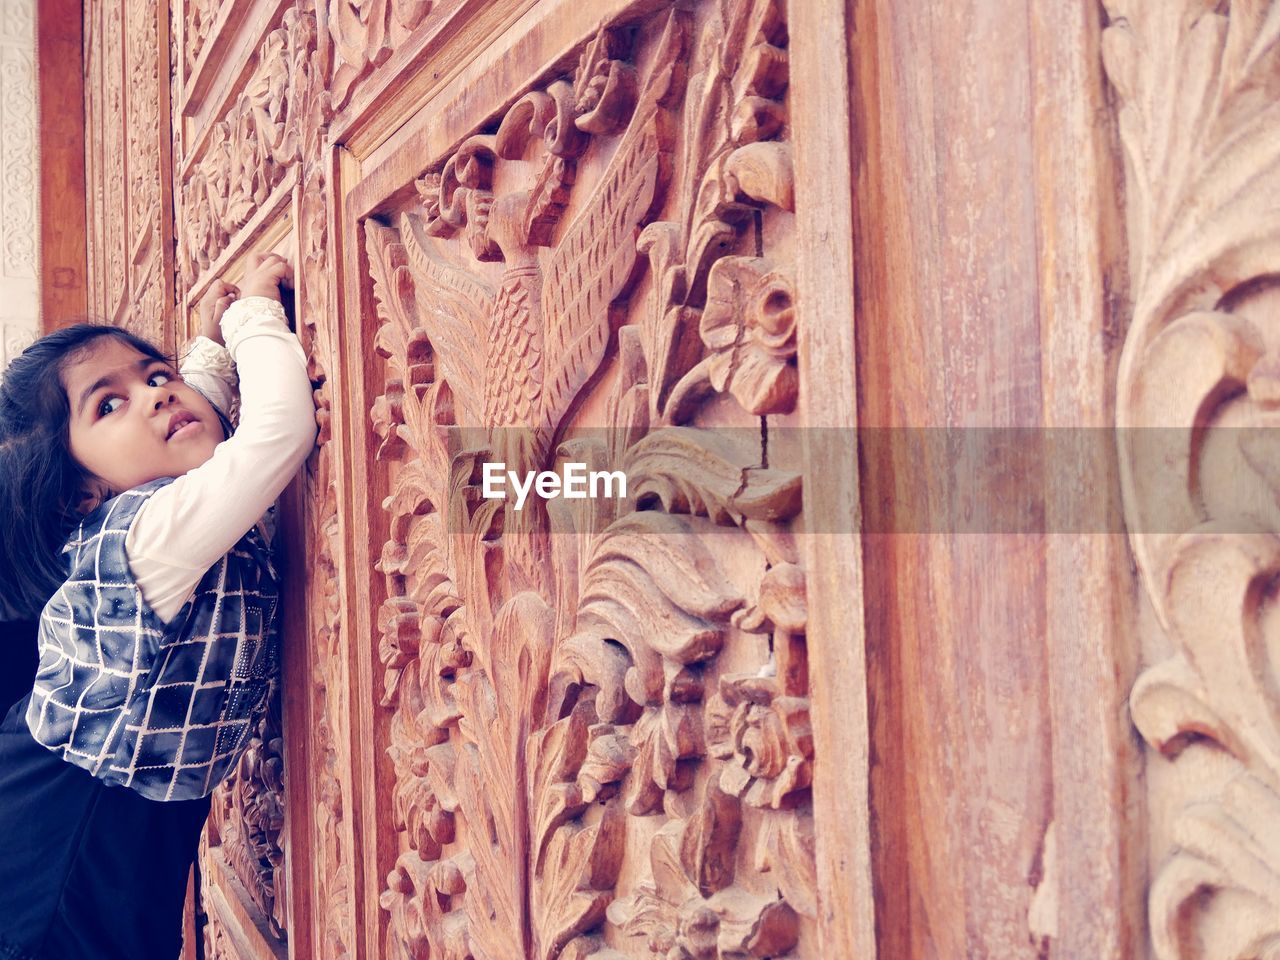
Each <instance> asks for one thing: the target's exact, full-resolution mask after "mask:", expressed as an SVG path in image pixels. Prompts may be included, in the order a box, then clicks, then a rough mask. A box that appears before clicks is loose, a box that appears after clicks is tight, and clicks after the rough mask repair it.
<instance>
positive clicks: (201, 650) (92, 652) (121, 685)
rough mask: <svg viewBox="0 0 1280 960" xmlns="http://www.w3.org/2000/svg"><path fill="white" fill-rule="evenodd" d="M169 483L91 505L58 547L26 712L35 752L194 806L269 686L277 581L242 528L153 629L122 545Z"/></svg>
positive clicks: (260, 542) (214, 781) (219, 775)
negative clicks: (57, 570)
mask: <svg viewBox="0 0 1280 960" xmlns="http://www.w3.org/2000/svg"><path fill="white" fill-rule="evenodd" d="M172 482H173V481H172V478H168V477H165V478H161V479H159V480H152V481H151V482H150V483H146V484H143V485H142V486H140V487H136V488H135V489H133V490H129V491H127V492H125V493H122V494H120V495H119V496H117V497H114V498H112V499H111V500H109V501H107V502H106V503H104V504H103V505H102V506H100V507H99V508H98V509H97V510H94V511H93V512H92V513H90V514H89V515H88V516H86V517H85V519H84V521H83V522H82V523H81V525H80V526H79V528H78V529H77V530H76V531H75V533H74V534H73V535H72V537H71V539H70V540H68V541H67V545H66V546H65V547H64V548H63V552H64V553H65V554H67V555H68V558H69V563H70V566H69V569H70V575H69V576H68V578H67V581H66V583H64V584H63V585H62V588H61V589H60V590H59V591H58V592H57V593H56V594H54V596H53V597H52V598H51V599H50V600H49V602H48V603H47V604H46V605H45V608H44V611H43V613H42V614H41V617H40V666H39V669H38V670H37V672H36V679H35V686H34V689H33V691H32V694H31V701H30V704H29V705H28V708H27V718H26V719H27V726H28V727H29V728H30V729H31V733H32V736H34V737H35V739H36V741H37V742H39V743H41V744H43V745H44V746H46V747H48V748H49V749H50V750H53V751H54V752H55V753H58V754H60V755H61V756H62V758H63V759H65V760H67V761H68V762H70V763H74V764H76V765H77V766H80V767H83V768H84V769H86V770H88V771H89V773H91V774H93V775H94V776H95V777H98V778H99V779H101V780H104V781H106V782H107V783H110V784H119V785H122V786H126V787H129V788H130V789H132V790H135V791H137V792H138V793H140V794H142V795H143V796H145V797H148V798H150V799H152V800H185V799H190V798H193V797H203V796H206V795H207V794H209V793H210V792H211V791H212V790H213V788H214V787H216V786H217V785H218V783H219V782H220V781H221V780H222V779H223V778H224V777H225V776H226V775H227V774H228V773H229V772H230V771H231V770H232V768H233V767H234V765H235V762H236V761H237V760H238V759H239V757H240V755H241V753H242V752H243V751H244V748H245V746H246V745H247V743H248V740H249V736H250V734H251V733H252V732H253V728H254V726H255V724H256V722H257V720H258V718H259V717H260V716H261V715H262V713H263V711H264V710H265V707H266V702H267V699H268V697H269V695H270V693H271V688H272V685H273V683H274V681H275V677H276V675H277V661H278V643H279V642H278V639H277V632H278V631H277V627H276V606H277V600H278V596H279V578H278V576H277V574H276V571H275V568H274V566H273V565H272V562H271V548H270V546H269V545H268V544H267V542H266V540H265V539H264V537H263V536H262V533H261V532H260V531H259V530H258V529H257V528H256V527H255V528H254V529H253V530H250V531H249V532H248V533H247V534H245V535H244V536H243V537H242V538H241V539H240V540H239V542H238V543H236V545H235V546H234V547H232V548H231V550H230V551H229V552H228V553H227V554H226V556H224V557H223V558H222V559H221V560H219V561H218V562H217V563H216V564H214V565H213V566H212V567H211V568H210V569H209V571H208V572H207V573H206V574H205V575H204V577H203V578H202V579H201V580H200V582H199V584H198V585H197V586H196V588H195V591H194V592H193V593H192V595H191V597H190V598H188V600H187V602H186V603H185V604H184V605H183V607H182V609H181V610H180V611H179V612H178V614H177V615H176V616H175V617H174V618H173V619H172V620H171V621H170V622H169V623H168V624H166V623H164V622H163V621H162V620H161V619H160V618H159V617H158V616H156V614H155V613H154V612H153V611H152V610H151V608H150V606H148V605H147V602H146V601H145V600H144V599H143V597H142V592H141V590H139V589H138V585H137V583H136V581H135V580H134V578H133V574H132V572H131V571H130V569H129V560H128V557H126V556H125V548H124V542H125V535H126V534H127V533H128V531H129V525H130V524H131V523H132V522H133V518H134V517H136V516H137V514H138V511H139V510H140V509H141V508H142V505H143V504H145V503H146V502H147V499H148V498H149V497H150V496H151V495H152V494H153V493H155V492H156V491H157V490H159V489H160V488H161V487H163V486H165V485H166V484H169V483H172Z"/></svg>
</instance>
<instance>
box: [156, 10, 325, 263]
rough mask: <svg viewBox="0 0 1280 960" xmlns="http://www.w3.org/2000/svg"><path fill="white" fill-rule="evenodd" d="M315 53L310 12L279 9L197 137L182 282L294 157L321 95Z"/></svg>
mask: <svg viewBox="0 0 1280 960" xmlns="http://www.w3.org/2000/svg"><path fill="white" fill-rule="evenodd" d="M315 57H316V23H315V17H314V16H313V15H311V14H308V13H302V12H299V11H298V10H297V9H289V10H287V11H286V12H285V14H284V18H283V20H282V22H281V25H280V26H279V27H277V28H276V29H275V30H272V31H271V32H270V33H268V34H267V36H266V38H265V39H264V40H263V43H262V46H261V48H260V49H259V51H258V55H257V59H256V62H255V64H254V67H253V71H252V73H251V74H250V76H249V78H248V80H247V81H246V83H245V84H244V85H243V87H242V88H241V93H240V96H239V97H238V98H237V99H236V101H235V103H234V104H233V105H232V107H231V109H230V110H229V111H228V112H227V114H226V115H225V116H224V117H223V118H222V119H221V120H218V121H217V122H216V124H215V130H214V131H213V134H212V135H211V136H210V137H209V138H208V139H207V140H206V141H205V142H206V144H207V146H206V148H205V153H204V155H203V156H202V157H201V158H200V159H199V161H198V162H197V163H196V164H195V166H194V167H193V169H192V172H191V174H190V176H189V178H188V179H187V180H186V182H185V183H183V184H182V190H181V196H182V213H183V222H185V224H186V225H187V226H186V228H185V229H184V230H183V231H182V233H181V235H180V241H181V242H180V249H179V255H180V261H181V269H182V280H183V283H184V284H186V285H187V287H188V288H189V287H190V286H191V285H192V284H194V283H195V281H196V279H197V278H198V277H199V276H200V274H201V273H202V272H203V271H204V270H206V269H208V267H209V265H210V264H211V263H212V262H213V261H214V260H216V259H217V257H218V255H219V254H220V253H221V252H222V251H223V250H224V249H225V248H226V246H227V244H228V242H229V241H230V239H231V237H232V236H233V235H234V234H235V232H236V231H237V230H239V229H240V227H242V226H244V224H245V223H246V222H248V220H249V218H250V217H251V216H252V215H253V214H254V212H255V211H257V210H258V208H259V207H261V206H262V205H263V204H264V203H265V202H266V200H267V198H268V196H270V195H271V192H272V190H274V189H275V187H277V186H278V185H279V184H280V182H281V181H282V180H283V179H284V177H285V174H286V173H287V172H288V170H289V169H290V168H291V167H292V166H293V165H295V164H296V163H297V162H298V160H299V158H300V156H301V150H300V139H301V137H302V136H303V135H304V134H305V132H306V130H307V124H308V123H309V122H311V121H310V120H309V117H310V116H312V115H313V114H314V113H315V106H314V104H315V102H316V101H317V100H318V99H320V98H322V97H324V92H323V88H322V86H321V84H320V82H319V77H318V74H317V71H316V69H315V62H314V61H315ZM309 159H311V160H314V159H316V157H314V156H313V157H311V158H309Z"/></svg>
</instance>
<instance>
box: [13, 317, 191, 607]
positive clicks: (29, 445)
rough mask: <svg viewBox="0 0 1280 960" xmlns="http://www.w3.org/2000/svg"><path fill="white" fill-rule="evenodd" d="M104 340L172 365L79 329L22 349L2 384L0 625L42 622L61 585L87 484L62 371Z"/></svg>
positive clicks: (92, 328)
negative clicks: (71, 434)
mask: <svg viewBox="0 0 1280 960" xmlns="http://www.w3.org/2000/svg"><path fill="white" fill-rule="evenodd" d="M102 337H115V338H116V339H118V340H121V341H123V342H124V343H125V344H127V345H128V346H131V347H133V348H134V349H136V350H137V351H138V352H139V353H141V354H143V355H145V356H148V357H153V358H155V359H156V360H164V361H167V362H173V360H172V358H171V357H168V356H166V355H165V354H164V353H163V352H161V351H160V350H159V349H158V348H156V347H155V346H153V345H152V344H151V343H148V342H147V341H146V340H143V339H142V338H141V337H138V336H135V335H134V334H132V333H129V332H128V331H127V330H123V329H121V328H120V327H112V326H108V325H106V324H98V323H77V324H75V325H73V326H70V327H63V328H62V329H61V330H56V331H54V332H53V333H50V334H48V335H47V336H44V337H41V338H40V339H39V340H37V341H36V342H35V343H33V344H32V345H31V346H29V347H27V349H26V350H24V351H23V352H22V353H21V355H19V356H18V357H15V358H14V360H13V362H12V363H10V364H9V366H8V368H7V369H6V370H5V372H4V379H3V381H0V620H12V619H20V618H31V617H36V616H39V613H40V611H41V609H43V607H44V604H45V602H46V601H47V600H48V599H49V597H51V596H52V595H53V593H54V591H56V590H57V589H58V587H59V586H60V585H61V584H62V582H63V580H65V579H66V575H67V571H66V566H65V564H64V562H63V560H62V547H63V545H64V544H65V543H66V541H67V537H68V536H70V534H71V531H72V530H73V529H75V527H76V525H77V524H78V523H79V522H80V519H81V514H80V512H79V509H78V508H79V506H80V503H81V501H82V497H83V492H84V489H85V485H86V483H87V482H88V481H89V480H90V479H92V477H91V475H90V474H89V472H88V471H86V470H85V469H84V467H82V466H81V465H80V464H79V463H77V462H76V460H75V459H74V458H73V457H72V456H71V451H70V447H69V444H68V430H69V421H70V413H71V405H70V403H69V402H68V400H67V391H66V387H65V386H64V385H63V382H62V371H63V369H64V367H65V366H66V365H67V363H68V362H74V361H75V360H77V359H78V358H79V357H80V356H82V355H83V354H84V353H86V352H87V351H88V350H89V349H91V348H92V345H93V344H94V342H95V341H97V340H99V339H101V338H102Z"/></svg>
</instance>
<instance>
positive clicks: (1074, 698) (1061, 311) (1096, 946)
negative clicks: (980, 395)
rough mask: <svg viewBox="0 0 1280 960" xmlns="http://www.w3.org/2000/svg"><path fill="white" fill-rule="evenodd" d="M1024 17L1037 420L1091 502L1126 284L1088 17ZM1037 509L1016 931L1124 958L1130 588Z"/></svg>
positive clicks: (1130, 923)
mask: <svg viewBox="0 0 1280 960" xmlns="http://www.w3.org/2000/svg"><path fill="white" fill-rule="evenodd" d="M1030 12H1031V47H1030V56H1031V69H1032V103H1033V111H1032V116H1033V133H1034V147H1035V151H1034V156H1035V164H1036V167H1035V177H1034V182H1035V186H1036V197H1037V204H1038V209H1037V250H1038V253H1039V256H1038V262H1039V264H1040V277H1039V291H1040V293H1039V307H1040V330H1041V342H1042V355H1041V382H1042V389H1043V398H1042V403H1043V411H1044V414H1043V416H1044V425H1045V428H1046V433H1047V434H1049V435H1051V436H1052V437H1056V438H1059V439H1066V440H1068V441H1071V442H1074V441H1076V440H1080V441H1081V442H1080V443H1079V444H1078V446H1077V449H1079V450H1080V451H1081V452H1082V454H1083V455H1082V457H1081V459H1080V462H1079V473H1078V474H1077V475H1076V476H1074V477H1072V478H1070V485H1069V486H1066V487H1064V488H1063V489H1062V490H1061V491H1060V492H1062V493H1063V494H1065V495H1066V496H1065V503H1067V504H1071V503H1079V501H1080V498H1082V497H1092V498H1096V500H1097V501H1098V502H1097V503H1094V504H1090V507H1098V506H1101V502H1102V501H1103V500H1104V499H1107V500H1108V503H1109V502H1110V500H1109V498H1110V497H1111V496H1112V495H1113V494H1118V477H1117V474H1116V471H1115V467H1114V459H1113V453H1114V444H1113V443H1112V441H1111V438H1110V434H1111V430H1110V428H1111V425H1112V423H1113V422H1114V417H1115V392H1114V383H1115V376H1116V368H1117V366H1118V363H1119V353H1120V344H1121V339H1122V338H1121V332H1122V325H1123V320H1122V316H1121V315H1122V309H1123V308H1122V304H1121V302H1120V295H1119V291H1121V290H1123V289H1124V288H1125V285H1126V282H1127V281H1126V276H1125V274H1126V266H1125V262H1124V259H1125V253H1126V251H1125V247H1124V236H1123V212H1122V209H1121V206H1120V197H1121V192H1122V188H1121V184H1120V180H1119V178H1120V172H1121V158H1120V155H1119V144H1118V142H1117V140H1116V135H1115V130H1114V128H1113V126H1112V123H1111V121H1110V117H1109V109H1108V104H1107V97H1106V93H1105V89H1104V87H1105V80H1104V76H1103V71H1102V56H1101V46H1102V43H1101V41H1102V24H1101V22H1100V20H1099V17H1098V15H1097V12H1096V11H1095V10H1092V9H1090V8H1088V7H1087V6H1085V5H1080V6H1079V7H1072V6H1064V5H1062V4H1060V3H1053V2H1049V0H1036V2H1034V3H1032V4H1031V5H1030ZM1055 448H1056V449H1060V450H1066V449H1069V447H1068V445H1067V444H1066V443H1063V444H1061V445H1057V446H1056V447H1055ZM1049 480H1050V482H1051V483H1052V482H1056V481H1062V482H1064V483H1065V482H1067V480H1066V478H1063V477H1051V478H1049ZM1077 484H1078V485H1077ZM1053 504H1054V501H1053V500H1051V501H1050V507H1051V508H1052V507H1053ZM1088 515H1089V516H1091V517H1098V518H1101V517H1103V516H1104V511H1102V510H1096V511H1095V510H1093V509H1090V510H1089V514H1088ZM1105 516H1106V517H1107V518H1108V519H1109V520H1118V519H1119V518H1118V514H1116V515H1112V514H1110V513H1107V514H1105ZM1045 519H1046V524H1047V526H1048V527H1049V529H1050V530H1052V531H1055V532H1053V533H1052V535H1050V536H1049V537H1047V538H1046V539H1045V571H1046V596H1045V613H1046V616H1045V629H1046V636H1045V640H1046V645H1047V650H1048V663H1049V711H1050V717H1051V721H1052V729H1053V731H1054V732H1055V735H1054V736H1053V738H1052V740H1053V742H1052V757H1053V819H1052V821H1051V826H1050V830H1049V836H1047V837H1046V842H1045V845H1044V848H1043V850H1044V853H1043V855H1042V857H1041V861H1040V864H1039V871H1038V876H1037V879H1038V883H1037V884H1036V896H1035V898H1033V902H1032V915H1031V916H1030V918H1029V921H1030V927H1031V929H1030V933H1031V936H1032V939H1033V941H1034V942H1035V943H1036V944H1038V945H1041V946H1042V947H1043V948H1044V949H1047V950H1048V951H1049V955H1050V956H1065V957H1137V956H1140V955H1141V954H1142V949H1143V948H1142V939H1143V923H1142V922H1141V919H1140V918H1141V917H1142V914H1143V906H1142V900H1143V892H1144V890H1143V888H1144V883H1145V874H1146V864H1145V847H1146V838H1145V824H1146V817H1145V816H1144V813H1145V810H1144V806H1145V805H1144V804H1143V800H1142V797H1141V792H1142V788H1141V777H1142V770H1141V757H1140V756H1139V753H1138V750H1137V749H1136V743H1135V742H1134V738H1133V736H1132V734H1131V730H1130V727H1129V724H1128V722H1127V720H1126V716H1125V715H1126V703H1125V701H1126V699H1127V697H1128V692H1129V687H1130V686H1131V684H1132V682H1133V678H1134V674H1135V669H1136V654H1137V650H1136V643H1135V639H1134V628H1133V624H1134V617H1135V613H1134V610H1133V597H1134V592H1135V589H1136V583H1135V580H1134V577H1133V570H1132V567H1131V565H1130V560H1129V555H1128V551H1127V550H1126V549H1125V545H1124V541H1123V538H1121V537H1119V536H1116V535H1113V531H1112V529H1111V528H1109V527H1108V528H1106V529H1103V528H1096V529H1087V530H1080V531H1078V532H1077V531H1072V530H1064V529H1063V527H1064V526H1066V527H1069V526H1072V523H1071V521H1072V517H1069V516H1056V517H1055V516H1053V515H1049V516H1046V518H1045ZM1114 532H1116V533H1118V532H1119V531H1118V528H1117V529H1116V530H1115V531H1114Z"/></svg>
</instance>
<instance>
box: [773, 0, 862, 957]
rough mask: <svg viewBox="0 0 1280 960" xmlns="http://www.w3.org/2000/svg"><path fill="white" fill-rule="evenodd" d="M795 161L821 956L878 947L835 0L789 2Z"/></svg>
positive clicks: (844, 34)
mask: <svg viewBox="0 0 1280 960" xmlns="http://www.w3.org/2000/svg"><path fill="white" fill-rule="evenodd" d="M789 10H790V18H791V22H790V30H791V50H792V57H791V70H792V77H791V95H792V97H793V98H795V102H796V103H797V104H798V108H797V109H794V110H793V111H792V113H791V118H792V124H793V129H794V133H793V136H794V144H795V163H796V233H797V235H798V236H800V237H803V238H805V239H806V242H804V243H800V244H797V257H796V261H797V281H798V286H799V303H800V309H801V314H802V317H803V327H802V329H803V331H804V333H803V336H801V337H800V339H799V342H798V346H799V369H800V377H801V390H802V393H803V397H804V400H805V402H804V403H803V406H802V410H803V428H804V430H803V432H804V443H805V471H804V472H805V477H806V481H807V482H806V483H805V488H804V495H805V513H806V515H807V516H809V517H823V518H829V519H828V521H827V522H828V523H830V524H831V526H830V527H829V528H827V529H829V530H831V531H833V532H826V531H825V530H824V532H821V533H810V534H808V535H807V536H806V537H805V538H804V541H805V547H804V556H805V568H806V570H807V574H808V582H807V587H808V604H809V629H808V642H809V668H810V684H811V687H810V688H811V689H812V690H814V691H815V694H814V696H813V699H812V706H811V711H812V712H811V717H812V722H813V736H814V751H815V754H816V756H817V758H818V759H817V762H816V763H815V765H814V783H813V792H814V818H815V826H816V835H817V868H818V903H819V918H820V921H821V922H820V923H819V931H820V934H819V939H820V942H821V944H822V955H823V956H829V957H837V956H840V957H844V956H848V957H858V958H860V960H872V958H874V957H875V956H876V942H875V922H876V921H875V891H874V888H873V885H872V877H871V826H870V817H871V811H870V784H869V767H870V762H871V755H870V739H869V738H870V734H869V727H868V716H867V671H866V637H865V634H864V621H863V602H864V598H863V584H862V551H861V539H860V537H859V535H858V533H857V530H858V525H859V519H860V507H859V503H858V462H857V446H856V444H855V443H854V442H853V438H854V430H855V428H856V426H857V423H858V415H857V409H856V405H857V384H856V379H855V363H854V356H855V346H854V324H855V323H856V321H857V318H856V316H855V310H854V291H853V284H852V278H853V259H854V221H853V178H854V167H853V154H852V145H851V137H852V135H853V128H852V117H851V110H850V106H851V103H850V97H849V84H850V82H851V79H852V74H851V71H850V62H849V58H850V55H851V52H850V49H849V37H850V33H849V27H850V25H849V24H848V23H847V22H846V16H847V13H846V10H845V8H844V6H843V5H842V4H819V3H806V2H803V0H800V2H795V0H793V2H792V3H791V4H790V5H789Z"/></svg>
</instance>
